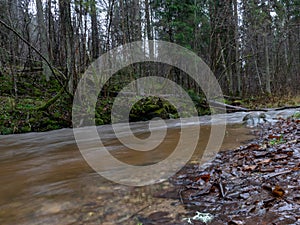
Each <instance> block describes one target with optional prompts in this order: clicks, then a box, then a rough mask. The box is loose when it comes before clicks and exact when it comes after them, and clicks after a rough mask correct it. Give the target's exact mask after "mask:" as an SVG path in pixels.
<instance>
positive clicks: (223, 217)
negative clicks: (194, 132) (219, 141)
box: [141, 118, 300, 225]
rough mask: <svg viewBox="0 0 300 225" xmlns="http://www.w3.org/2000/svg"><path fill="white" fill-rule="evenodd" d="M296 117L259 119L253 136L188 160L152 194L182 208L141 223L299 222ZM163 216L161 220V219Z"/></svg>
mask: <svg viewBox="0 0 300 225" xmlns="http://www.w3.org/2000/svg"><path fill="white" fill-rule="evenodd" d="M299 159H300V120H299V118H289V119H287V120H284V119H281V120H279V121H278V122H277V123H275V124H273V125H270V124H265V125H264V127H263V129H262V131H261V134H260V137H259V139H257V140H255V141H252V142H251V143H250V144H247V145H245V146H241V147H240V148H238V149H235V150H229V151H224V152H220V153H218V155H217V157H216V158H215V159H214V160H213V161H212V162H211V163H209V164H207V165H206V166H204V167H203V166H202V167H200V166H199V165H198V164H189V165H188V166H186V167H185V168H183V169H182V170H181V171H180V172H179V173H178V174H176V176H174V177H172V178H171V179H170V182H171V183H172V184H173V185H174V187H172V188H170V189H168V190H166V191H163V192H161V193H158V194H157V196H159V197H161V198H166V199H173V200H177V201H178V204H179V205H180V207H181V206H184V208H185V209H186V210H187V213H186V214H184V215H182V214H181V215H178V217H177V219H176V221H175V220H174V221H172V220H171V219H170V218H169V217H168V215H169V214H172V213H173V212H161V217H159V218H152V217H153V216H151V215H150V217H147V216H144V217H142V220H141V222H142V223H141V224H143V225H150V224H160V223H161V221H165V222H164V224H214V225H216V224H220V225H221V224H224V225H225V224H233V225H235V224H236V225H241V224H243V225H254V224H257V225H260V224H276V225H280V224H282V225H287V224H300V216H299V215H300V195H299V190H300V189H299V187H300V183H299V181H300V163H299ZM164 218H165V220H164Z"/></svg>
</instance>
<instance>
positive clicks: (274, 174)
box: [264, 170, 292, 179]
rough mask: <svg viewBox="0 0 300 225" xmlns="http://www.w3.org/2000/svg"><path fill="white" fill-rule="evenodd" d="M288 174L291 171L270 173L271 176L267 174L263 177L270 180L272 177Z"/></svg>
mask: <svg viewBox="0 0 300 225" xmlns="http://www.w3.org/2000/svg"><path fill="white" fill-rule="evenodd" d="M290 172H292V170H287V171H282V172H277V173H271V174H267V175H266V176H264V178H266V179H270V178H272V177H276V176H279V175H283V174H288V173H290Z"/></svg>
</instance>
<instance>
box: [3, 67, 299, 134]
mask: <svg viewBox="0 0 300 225" xmlns="http://www.w3.org/2000/svg"><path fill="white" fill-rule="evenodd" d="M128 82H129V81H128ZM111 85H112V86H113V87H114V88H113V89H112V90H106V91H107V93H105V94H103V96H99V98H98V101H97V104H96V108H95V123H96V125H103V124H110V123H111V108H112V105H113V102H114V96H115V95H116V93H117V92H118V91H119V90H120V89H121V86H120V84H119V83H112V84H111ZM60 91H62V89H61V86H60V84H59V83H58V82H57V81H56V80H55V79H52V80H50V81H49V82H47V81H46V80H45V78H44V76H40V75H38V74H35V73H32V74H31V73H20V74H18V80H17V82H16V84H15V88H14V85H13V83H12V80H11V76H8V75H7V74H1V75H0V103H1V104H0V135H3V134H16V133H27V132H44V131H50V130H56V129H61V128H69V127H72V98H71V97H70V96H69V95H68V94H66V93H64V92H63V91H62V92H61V93H60ZM187 92H188V94H189V96H190V97H191V99H192V100H193V102H194V104H195V107H196V109H197V111H198V115H199V116H201V115H208V114H210V109H209V107H208V104H207V103H206V100H205V97H204V96H202V95H200V94H197V93H195V92H194V91H192V90H189V91H187ZM55 96H58V98H57V99H56V100H55V101H54V102H52V104H48V103H49V101H50V100H51V99H54V98H55ZM225 103H226V104H232V105H236V106H243V107H245V108H249V109H258V108H260V109H261V108H278V107H282V106H295V105H300V97H299V96H290V95H287V96H269V95H266V96H260V97H255V96H252V97H244V98H235V97H229V96H227V97H226V100H225ZM154 117H161V118H162V119H172V118H178V113H177V111H176V109H175V108H174V106H172V105H171V104H170V103H169V102H167V101H166V100H164V99H162V98H158V97H146V98H143V99H141V100H140V101H138V102H137V103H136V104H134V106H133V108H132V110H131V112H130V118H129V119H130V121H132V122H135V121H146V120H150V119H152V118H154Z"/></svg>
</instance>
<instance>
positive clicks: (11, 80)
mask: <svg viewBox="0 0 300 225" xmlns="http://www.w3.org/2000/svg"><path fill="white" fill-rule="evenodd" d="M0 27H1V29H0V79H1V89H0V95H1V96H4V97H5V98H4V97H2V98H1V101H3V102H5V103H7V104H9V106H7V107H8V109H4V111H13V112H15V111H16V109H18V102H20V99H22V98H23V99H24V98H26V99H27V103H28V98H30V96H35V98H34V103H32V102H30V101H29V103H28V104H27V103H26V104H27V106H24V102H23V103H22V105H23V106H22V107H23V108H22V109H19V112H20V111H24V108H25V109H28V108H34V109H35V110H36V109H38V110H44V111H46V112H44V116H45V113H46V114H47V116H49V115H50V116H51V117H54V118H55V117H58V118H60V119H63V120H65V121H69V120H70V115H69V114H70V113H68V115H65V113H64V115H58V114H59V113H56V112H55V110H54V109H52V110H51V108H50V107H51V105H52V104H54V103H56V102H57V101H61V103H60V104H62V105H63V104H70V103H71V102H72V96H73V94H74V91H75V90H76V86H77V84H78V81H79V80H80V78H81V76H82V74H83V73H84V71H85V70H86V69H87V67H88V66H89V65H90V64H91V63H92V62H93V61H94V60H95V59H97V58H98V57H99V56H101V55H102V54H104V53H105V52H107V51H109V50H110V49H113V48H115V47H117V46H120V45H123V44H125V43H130V42H133V41H138V40H164V41H169V42H172V43H176V44H178V45H181V46H183V47H186V48H188V49H190V50H192V51H193V52H195V53H196V54H197V55H199V56H200V57H201V58H202V59H203V60H204V61H205V62H206V63H207V65H209V67H210V68H211V70H212V71H213V72H214V74H215V76H216V77H217V79H218V81H219V83H220V85H221V87H222V90H223V92H224V93H225V94H226V95H229V96H240V97H243V98H245V97H249V96H254V97H255V96H261V95H265V96H272V95H292V96H295V95H297V94H299V80H300V79H299V78H300V2H299V1H298V0H272V1H269V0H228V1H223V0H119V1H116V0H35V1H34V0H1V1H0ZM157 67H161V68H162V69H160V70H157ZM141 68H142V69H141ZM145 68H146V69H145ZM158 71H164V73H161V74H157V73H159V72H158ZM122 73H123V76H126V77H127V78H128V79H129V80H132V79H136V78H138V77H142V76H148V75H158V76H166V77H172V79H173V80H174V81H176V82H177V83H178V84H180V85H181V86H182V87H184V88H185V89H187V90H190V91H192V92H193V93H196V95H197V94H198V93H199V92H201V90H200V88H199V87H197V85H196V84H195V82H194V81H193V80H192V79H190V78H189V77H188V76H186V75H185V74H183V72H181V71H179V70H177V69H174V68H168V66H166V65H165V66H164V65H132V66H131V67H130V68H126V69H125V70H124V71H123V72H122ZM119 80H120V79H119ZM121 80H124V79H121ZM125 80H126V79H125ZM118 85H119V84H115V83H114V87H112V88H111V87H110V88H107V89H106V90H103V91H102V92H101V95H102V96H100V97H101V98H103V99H105V100H106V101H108V100H107V96H110V92H113V91H116V90H117V89H118V88H116V86H118ZM120 85H122V84H120ZM24 96H25V97H24ZM62 96H65V97H62ZM62 99H65V100H62ZM37 100H38V101H37ZM103 101H104V100H103ZM109 101H110V100H109ZM26 104H25V105H26ZM4 105H5V104H4ZM26 107H27V108H26ZM56 107H57V106H56ZM19 108H20V107H19ZM49 108H50V110H49ZM17 111H18V110H17ZM102 111H103V110H102ZM55 113H56V114H55ZM21 114H22V113H21ZM22 116H23V117H24V116H25V117H26V118H27V120H30V117H31V111H30V112H29V113H28V114H27V116H26V115H22ZM22 116H21V117H22ZM100 117H101V115H100ZM102 117H103V116H102ZM4 119H7V118H4ZM100 119H101V121H100V122H99V123H100V124H101V123H106V122H108V121H107V120H106V119H103V118H100ZM7 123H10V126H11V123H12V122H11V121H8V122H7ZM27 123H28V122H27ZM66 123H67V124H68V122H66ZM2 125H3V124H2ZM4 125H5V124H4ZM6 125H7V124H6ZM6 125H5V126H6ZM65 125H66V124H65ZM65 125H64V126H65ZM19 126H21V125H17V126H16V127H17V128H16V129H17V131H18V127H19ZM37 126H40V125H37ZM14 129H15V128H14ZM32 129H33V128H32V126H30V129H29V128H28V130H32ZM33 130H34V129H33ZM17 131H16V132H17ZM11 132H14V131H11Z"/></svg>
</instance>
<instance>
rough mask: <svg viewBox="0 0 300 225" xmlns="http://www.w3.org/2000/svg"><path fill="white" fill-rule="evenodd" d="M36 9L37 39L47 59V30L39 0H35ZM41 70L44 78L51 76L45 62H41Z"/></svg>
mask: <svg viewBox="0 0 300 225" xmlns="http://www.w3.org/2000/svg"><path fill="white" fill-rule="evenodd" d="M36 11H37V21H38V28H39V35H40V36H39V40H40V47H41V54H42V55H43V56H44V57H45V58H46V59H47V60H48V61H49V52H48V41H47V30H46V26H45V20H44V12H43V4H42V1H41V0H36ZM43 71H44V74H45V77H46V80H47V81H49V79H50V76H51V70H50V68H49V66H48V65H47V63H46V62H43Z"/></svg>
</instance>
